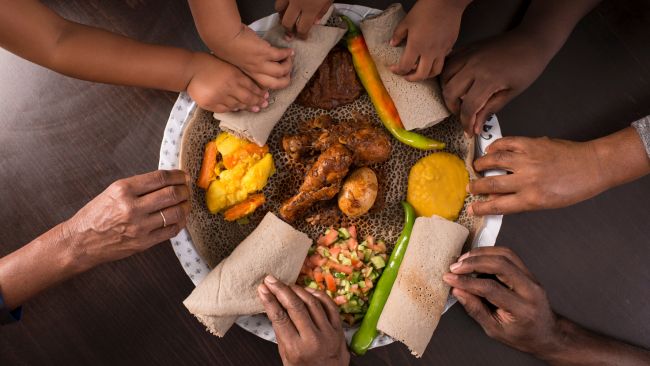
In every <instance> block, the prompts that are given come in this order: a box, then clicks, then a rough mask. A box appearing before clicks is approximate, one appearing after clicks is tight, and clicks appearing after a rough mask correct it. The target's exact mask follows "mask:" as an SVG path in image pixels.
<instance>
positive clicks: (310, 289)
mask: <svg viewBox="0 0 650 366" xmlns="http://www.w3.org/2000/svg"><path fill="white" fill-rule="evenodd" d="M305 290H307V291H309V292H311V293H314V292H316V289H315V288H311V287H305Z"/></svg>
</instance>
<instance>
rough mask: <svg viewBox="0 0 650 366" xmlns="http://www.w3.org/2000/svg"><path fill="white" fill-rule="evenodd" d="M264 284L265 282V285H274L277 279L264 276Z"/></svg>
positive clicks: (271, 276)
mask: <svg viewBox="0 0 650 366" xmlns="http://www.w3.org/2000/svg"><path fill="white" fill-rule="evenodd" d="M264 282H266V283H268V284H275V283H277V282H278V279H277V278H275V277H273V275H268V276H266V277H265V278H264Z"/></svg>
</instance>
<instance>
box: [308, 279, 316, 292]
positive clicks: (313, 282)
mask: <svg viewBox="0 0 650 366" xmlns="http://www.w3.org/2000/svg"><path fill="white" fill-rule="evenodd" d="M307 287H309V288H313V289H314V290H317V289H318V284H317V283H316V281H311V282H310V283H309V285H307Z"/></svg>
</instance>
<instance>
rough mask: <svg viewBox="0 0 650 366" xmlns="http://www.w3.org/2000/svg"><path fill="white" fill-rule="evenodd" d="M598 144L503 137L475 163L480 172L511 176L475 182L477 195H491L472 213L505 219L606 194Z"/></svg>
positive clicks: (475, 205)
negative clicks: (500, 172)
mask: <svg viewBox="0 0 650 366" xmlns="http://www.w3.org/2000/svg"><path fill="white" fill-rule="evenodd" d="M596 155H597V154H596V152H595V148H594V142H593V141H588V142H573V141H567V140H556V139H549V138H546V137H542V138H529V137H503V138H500V139H498V140H496V141H495V142H494V143H492V145H490V146H489V147H488V149H487V153H486V154H485V155H484V156H482V157H480V158H478V159H476V161H475V162H474V168H475V169H476V170H477V171H485V170H489V169H503V170H506V171H508V172H511V173H512V174H506V175H497V176H491V177H484V178H480V179H477V180H475V181H472V182H470V183H469V185H468V190H469V192H470V193H472V194H485V195H488V199H487V200H486V201H481V202H474V203H473V204H472V205H471V206H470V207H469V210H468V211H469V213H470V214H473V215H478V216H482V215H504V214H511V213H516V212H521V211H531V210H541V209H550V208H559V207H565V206H569V205H572V204H574V203H577V202H580V201H583V200H585V199H587V198H590V197H593V196H595V195H597V194H598V193H600V192H602V191H603V190H605V189H606V185H605V183H604V177H603V175H602V169H601V166H600V164H601V163H600V161H599V159H598V158H597V156H596Z"/></svg>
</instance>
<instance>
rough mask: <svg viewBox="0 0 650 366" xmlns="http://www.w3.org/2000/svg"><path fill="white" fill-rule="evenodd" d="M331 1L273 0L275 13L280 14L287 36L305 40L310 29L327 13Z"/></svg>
mask: <svg viewBox="0 0 650 366" xmlns="http://www.w3.org/2000/svg"><path fill="white" fill-rule="evenodd" d="M333 2H334V1H333V0H275V11H277V12H278V13H279V14H280V19H281V22H282V26H283V27H284V29H285V30H286V31H287V35H289V36H292V35H293V34H297V35H298V37H299V38H302V39H305V38H307V35H308V34H309V30H310V29H311V27H312V26H313V25H314V24H316V23H318V22H319V21H320V20H321V18H322V17H323V16H325V14H326V13H327V10H329V8H330V6H331V5H332V3H333Z"/></svg>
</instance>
